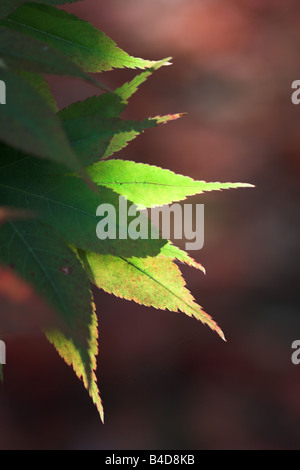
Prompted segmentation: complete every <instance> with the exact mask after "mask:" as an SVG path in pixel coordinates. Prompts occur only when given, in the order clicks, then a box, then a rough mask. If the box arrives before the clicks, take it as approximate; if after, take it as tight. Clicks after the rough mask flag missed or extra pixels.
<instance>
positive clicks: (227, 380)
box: [0, 0, 300, 450]
mask: <svg viewBox="0 0 300 470" xmlns="http://www.w3.org/2000/svg"><path fill="white" fill-rule="evenodd" d="M67 9H68V11H70V12H73V13H75V14H77V15H78V16H80V17H82V18H84V19H86V20H88V21H90V22H91V23H93V24H94V25H95V26H97V27H98V28H100V29H102V30H103V31H104V32H106V33H107V34H108V35H109V36H110V37H112V38H113V39H114V40H115V41H116V42H117V43H118V45H119V46H120V47H122V48H123V49H125V50H126V51H127V52H129V53H131V54H132V55H135V56H141V57H144V58H149V59H160V58H163V57H168V56H170V55H171V56H173V58H174V65H173V66H172V67H165V68H163V69H161V70H160V71H158V72H156V73H155V75H154V76H153V77H152V78H151V79H150V80H149V81H148V82H147V83H146V84H145V85H143V87H142V88H141V90H140V91H139V93H138V94H137V95H135V96H134V98H133V99H132V100H131V103H130V106H129V107H128V109H127V111H126V114H125V116H126V117H128V118H132V119H143V118H145V117H148V116H156V115H158V114H168V113H176V112H187V113H188V114H187V115H186V116H185V117H184V118H182V119H181V120H179V121H176V122H174V123H170V124H168V125H166V126H161V127H160V128H158V129H154V130H150V131H148V132H147V133H145V134H143V136H141V137H140V138H139V139H138V140H136V141H135V142H133V143H132V144H130V146H129V147H127V149H125V150H124V151H123V152H122V153H120V154H119V157H121V158H123V159H130V160H134V161H137V162H144V163H151V164H157V165H159V166H162V167H164V168H170V169H172V170H174V171H176V172H178V173H182V174H185V175H188V176H191V177H193V178H196V179H203V180H207V181H242V182H248V183H253V184H255V185H256V189H241V190H233V191H228V192H222V193H211V194H207V195H204V196H199V197H196V198H192V200H193V201H194V202H199V203H204V204H205V245H204V248H203V249H202V250H201V251H199V252H192V253H191V254H192V256H193V257H195V258H196V260H197V261H199V262H201V263H202V264H203V265H204V266H205V267H206V269H207V275H206V276H203V275H202V273H200V272H197V271H194V270H193V269H192V268H187V269H185V268H184V269H183V274H184V276H185V278H186V280H187V284H188V287H189V289H190V290H191V291H192V293H193V294H194V296H195V298H196V299H197V301H198V302H199V303H200V304H201V305H202V306H203V308H204V309H205V310H206V311H207V312H208V313H210V314H211V315H212V316H213V317H214V319H215V320H216V321H217V322H218V323H219V324H220V326H221V327H222V329H223V331H224V332H225V335H226V337H227V341H228V342H227V343H224V342H222V341H221V340H220V339H219V338H218V337H217V335H216V334H215V333H213V332H211V331H210V330H209V329H208V328H207V327H203V326H202V325H201V324H200V323H197V322H196V320H192V319H190V318H188V317H185V316H184V315H183V314H175V313H170V312H164V311H157V310H154V309H150V308H146V307H141V306H138V305H136V304H134V303H133V302H126V301H122V300H120V299H117V298H114V297H113V296H110V295H107V294H105V293H103V292H101V291H95V296H96V303H97V312H98V316H99V323H100V324H99V330H100V331H99V332H100V354H99V359H98V379H99V385H100V390H101V395H102V399H103V401H104V406H105V413H106V424H105V425H102V424H101V422H100V420H99V418H98V415H97V411H96V409H95V408H94V407H93V404H92V402H91V400H90V399H89V397H88V394H87V393H86V391H85V389H84V388H83V386H82V385H81V384H80V383H79V381H78V380H77V379H76V377H75V375H74V374H73V372H72V370H71V369H69V368H68V367H67V366H66V365H65V364H64V363H63V361H62V360H61V359H60V358H59V357H58V355H57V354H56V352H55V350H54V349H53V348H52V346H51V345H50V344H48V343H47V341H46V340H45V339H44V338H43V337H40V336H37V335H35V334H27V335H26V336H25V335H20V336H17V337H15V336H10V337H8V338H5V340H6V344H7V351H8V352H7V355H8V356H7V362H8V365H7V366H5V370H4V372H5V386H4V387H3V386H1V387H0V415H1V420H0V448H1V449H106V450H110V449H111V450H116V449H169V450H171V449H184V450H191V449H299V448H300V436H299V426H300V365H299V366H298V367H297V366H295V365H293V364H292V362H291V355H292V349H291V344H292V342H293V341H294V340H297V339H300V308H299V307H300V305H299V241H298V233H299V232H298V230H299V222H298V219H299V179H300V159H299V156H300V135H299V125H300V106H299V107H297V106H294V105H293V104H292V102H291V94H292V90H291V84H292V82H293V81H294V80H297V79H298V80H299V79H300V59H299V47H300V4H299V1H298V0H285V1H284V2H282V0H226V1H225V0H152V1H146V0H127V1H126V2H124V1H123V0H110V1H109V2H102V1H95V0H84V1H82V2H80V3H76V4H73V5H71V6H69V7H68V8H67ZM134 75H135V72H134V71H113V72H109V73H105V74H104V75H103V76H101V80H102V81H103V82H104V83H106V84H107V85H109V86H110V87H111V88H115V87H117V86H119V85H121V84H122V83H123V82H124V81H126V80H128V79H130V78H131V77H133V76H134ZM49 83H50V85H51V88H52V91H53V92H54V94H55V96H56V98H57V101H58V104H59V106H60V107H61V108H62V107H64V106H67V105H68V104H70V103H72V102H73V101H75V100H79V99H80V100H81V99H84V98H85V97H87V96H91V95H93V94H95V93H98V90H97V89H95V88H93V87H92V86H90V85H87V84H86V83H83V82H80V81H77V80H72V79H67V78H64V79H57V78H53V77H49Z"/></svg>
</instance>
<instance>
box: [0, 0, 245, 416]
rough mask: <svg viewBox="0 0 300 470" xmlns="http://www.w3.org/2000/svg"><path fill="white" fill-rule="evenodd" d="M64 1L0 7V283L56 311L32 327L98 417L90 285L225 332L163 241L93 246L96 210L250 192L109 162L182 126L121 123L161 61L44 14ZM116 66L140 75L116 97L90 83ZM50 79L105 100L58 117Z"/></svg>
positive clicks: (7, 0)
mask: <svg viewBox="0 0 300 470" xmlns="http://www.w3.org/2000/svg"><path fill="white" fill-rule="evenodd" d="M72 1H76V0H69V1H67V0H65V1H63V0H43V1H42V0H40V2H38V3H37V2H33V3H25V2H24V1H23V0H14V1H12V0H2V1H1V5H0V18H1V21H0V35H1V41H0V79H1V80H3V81H4V82H5V83H6V86H7V105H2V106H0V141H1V142H0V203H1V207H0V223H1V227H0V263H1V276H3V273H4V271H3V270H5V275H7V273H10V275H11V276H15V275H16V276H18V277H20V278H21V279H22V280H23V281H26V282H27V283H28V285H30V286H32V287H34V289H35V291H36V292H37V293H38V294H39V295H40V296H42V297H43V298H44V299H45V300H46V301H47V303H48V304H49V306H50V307H51V309H53V310H52V317H51V321H50V323H49V322H45V321H44V319H43V318H42V315H41V316H40V324H39V326H40V328H41V329H42V330H44V331H45V334H46V336H47V338H48V339H49V341H50V342H51V343H52V344H53V345H54V346H55V348H56V349H57V351H58V352H59V354H60V356H61V357H62V358H63V359H64V360H65V361H66V362H67V364H69V365H71V366H72V367H73V369H74V371H75V373H76V375H77V376H78V377H79V378H81V379H82V380H83V383H84V385H85V387H86V388H87V389H88V391H89V393H90V395H91V397H92V399H93V401H94V403H95V404H96V406H97V408H98V410H99V414H100V416H101V418H102V420H103V407H102V403H101V399H100V397H99V392H98V388H97V383H96V375H95V370H96V356H97V353H98V332H97V318H96V315H95V309H94V304H93V298H92V294H91V291H90V283H89V281H90V282H91V283H93V284H94V285H96V286H97V287H99V288H101V289H104V290H105V291H107V292H109V293H112V294H114V295H116V296H118V297H121V298H124V299H127V300H134V301H135V302H138V303H140V304H143V305H146V306H153V307H155V308H158V309H168V310H171V311H175V312H177V311H181V312H184V313H185V314H187V315H188V316H193V317H195V318H197V319H198V320H200V321H201V322H202V323H204V324H207V325H209V326H210V327H211V328H212V329H213V330H215V331H216V332H217V333H218V334H219V335H220V336H221V337H222V338H223V339H224V335H223V333H222V331H221V329H220V328H219V327H218V325H217V324H216V323H215V322H214V321H213V320H212V318H211V317H210V316H209V315H207V314H206V313H205V312H204V311H203V310H202V308H201V307H200V306H199V305H197V303H196V302H195V300H194V298H193V297H192V295H191V294H190V292H189V291H188V290H187V288H186V286H185V282H184V279H183V278H182V275H181V272H180V270H179V268H178V266H177V264H176V261H179V262H182V263H187V264H189V265H190V266H193V267H195V268H198V269H201V270H202V271H204V268H202V266H201V265H199V264H197V263H196V262H195V261H193V260H192V259H191V258H190V257H189V255H188V254H187V253H185V252H183V251H182V250H180V249H179V248H177V247H175V246H174V245H172V244H171V243H170V242H168V241H166V240H163V239H161V238H160V239H158V240H144V239H139V240H130V239H127V240H109V239H107V240H103V241H100V240H99V239H98V238H97V236H96V225H97V217H96V208H97V207H98V206H99V205H100V204H101V203H110V204H112V205H113V206H115V208H116V211H117V212H118V210H119V207H118V199H119V196H120V195H121V196H125V197H127V198H128V200H129V201H131V202H132V203H134V204H136V205H137V206H138V207H139V208H145V207H151V206H160V205H163V204H169V203H171V202H173V201H179V200H183V199H185V198H186V197H187V196H191V195H195V194H201V193H203V192H204V191H212V190H221V189H229V188H237V187H246V186H250V185H246V184H241V183H206V182H204V181H194V180H193V179H191V178H188V177H185V176H181V175H176V174H175V173H173V172H171V171H169V170H163V169H161V168H158V167H154V166H150V165H144V164H137V163H134V162H131V161H123V160H120V159H115V160H107V159H108V158H109V157H112V156H113V155H114V154H115V153H116V152H118V151H120V150H122V149H123V148H124V147H125V146H126V145H127V144H128V143H129V142H130V141H131V140H133V139H134V138H136V137H137V136H138V135H140V134H141V133H142V132H143V131H144V130H146V129H150V128H153V127H156V126H158V125H160V124H161V123H167V122H168V121H173V120H175V119H178V118H179V117H181V115H180V114H177V115H167V116H157V117H150V118H148V119H145V120H143V121H132V120H124V119H123V118H122V117H121V114H122V112H123V110H124V109H125V107H126V105H127V102H128V100H129V98H130V97H131V96H132V95H133V94H134V93H135V92H136V91H137V90H138V88H139V86H140V85H141V84H142V83H143V82H144V81H145V80H147V79H148V77H149V76H150V75H151V74H152V73H153V72H154V71H156V70H158V69H159V68H160V67H162V66H165V65H169V59H166V60H162V61H159V62H155V61H149V60H144V59H140V58H135V57H132V56H130V55H129V54H127V53H126V52H124V51H122V50H121V49H120V48H118V47H117V46H116V44H115V43H114V42H113V41H112V40H111V39H110V38H108V37H107V36H106V35H105V34H104V33H102V32H101V31H98V30H97V29H96V28H94V27H93V26H92V25H91V24H89V23H87V22H85V21H83V20H81V19H79V18H77V17H76V16H74V15H71V14H69V13H67V12H66V11H63V10H61V9H57V8H56V7H54V6H53V5H58V4H59V5H60V4H63V3H71V2H72ZM123 67H126V68H131V69H136V68H138V69H142V72H140V73H139V74H138V75H136V77H135V78H133V80H132V81H130V82H128V83H125V84H124V85H123V86H122V87H120V88H118V89H117V90H115V91H111V90H107V89H106V87H104V86H103V85H101V84H100V83H99V82H98V81H97V80H95V79H94V78H93V77H92V76H90V75H88V74H89V73H94V72H102V71H107V70H111V69H113V68H123ZM48 73H51V74H57V75H69V76H73V77H77V78H80V79H83V80H87V81H89V82H92V83H94V84H95V87H100V88H104V89H105V90H106V92H105V93H102V94H100V95H99V94H98V95H95V96H94V97H92V98H88V99H87V100H85V101H82V102H77V103H74V104H72V105H71V106H69V107H68V108H66V109H63V110H61V111H58V109H57V106H56V103H55V100H54V97H53V96H52V95H51V93H50V90H49V88H48V85H47V82H46V80H45V78H44V75H43V74H48ZM104 159H105V160H104ZM126 230H127V227H126ZM1 279H2V278H1ZM3 279H4V278H3ZM0 294H2V293H1V292H0ZM6 313H7V312H6ZM1 318H2V317H1ZM1 331H2V330H1V324H0V333H1ZM1 373H2V371H1Z"/></svg>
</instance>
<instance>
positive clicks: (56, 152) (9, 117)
mask: <svg viewBox="0 0 300 470" xmlns="http://www.w3.org/2000/svg"><path fill="white" fill-rule="evenodd" d="M0 79H1V80H3V81H4V82H5V84H6V93H7V99H6V101H7V104H6V105H1V106H0V139H1V140H3V141H4V142H5V143H7V144H9V145H12V146H13V147H16V148H18V149H20V150H22V151H23V152H25V153H29V154H33V155H35V156H37V157H41V158H47V159H49V160H52V161H55V162H58V163H61V164H63V165H65V166H66V167H68V168H70V169H72V170H74V171H80V170H81V164H80V162H79V160H78V158H77V156H76V155H75V154H74V152H73V150H72V148H71V147H70V144H69V141H68V139H67V137H66V135H65V133H64V131H63V129H62V127H61V123H60V120H59V119H58V117H57V116H56V115H55V113H54V112H53V111H52V109H51V107H50V106H49V105H48V103H47V102H46V101H45V99H44V98H43V97H42V96H41V94H40V93H39V92H37V91H36V89H34V88H33V87H32V86H31V85H30V84H29V83H28V81H27V80H24V79H23V78H22V77H20V76H19V75H17V74H14V73H12V72H10V71H8V70H3V69H0Z"/></svg>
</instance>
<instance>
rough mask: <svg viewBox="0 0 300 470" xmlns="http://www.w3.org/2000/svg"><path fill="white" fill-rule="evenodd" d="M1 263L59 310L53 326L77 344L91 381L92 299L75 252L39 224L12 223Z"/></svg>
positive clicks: (3, 235) (3, 231) (0, 248)
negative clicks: (10, 268)
mask: <svg viewBox="0 0 300 470" xmlns="http://www.w3.org/2000/svg"><path fill="white" fill-rule="evenodd" d="M0 262H1V264H2V265H4V266H12V265H13V267H14V270H15V272H17V273H18V274H20V275H21V276H22V278H23V279H25V280H26V281H28V282H29V283H30V284H32V285H33V286H34V287H35V289H36V291H37V292H38V293H39V294H41V295H42V296H43V297H44V298H45V299H46V300H47V302H48V304H49V305H50V306H51V307H52V308H53V309H55V312H57V318H56V319H55V320H54V322H53V325H55V329H56V328H58V329H59V330H61V331H62V332H63V334H64V335H65V336H66V338H68V339H69V340H70V341H72V342H74V344H75V345H76V347H77V348H78V350H79V352H80V357H81V360H82V363H83V364H84V367H85V371H86V375H87V377H89V381H91V380H92V369H91V367H90V357H89V353H88V351H89V341H90V339H91V337H90V326H91V324H92V322H93V310H92V305H91V302H92V299H91V293H90V291H89V283H88V280H87V278H86V274H85V272H84V270H83V268H82V265H81V263H80V262H79V261H78V259H77V257H76V255H75V254H74V253H73V251H72V250H70V249H69V248H68V247H67V246H66V245H65V244H64V243H63V242H61V241H60V240H59V239H58V238H57V237H56V236H55V234H54V233H53V232H52V231H49V228H45V227H43V226H42V225H41V224H40V223H39V222H38V221H30V222H27V221H26V222H25V221H24V222H23V221H22V222H8V223H7V224H5V225H3V226H2V227H0Z"/></svg>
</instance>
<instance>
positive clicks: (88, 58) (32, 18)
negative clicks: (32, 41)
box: [2, 4, 156, 72]
mask: <svg viewBox="0 0 300 470" xmlns="http://www.w3.org/2000/svg"><path fill="white" fill-rule="evenodd" d="M2 24H3V25H5V26H6V27H9V28H12V29H15V30H18V31H20V32H22V33H24V34H27V35H29V36H32V37H34V38H36V39H39V40H40V41H42V42H44V43H46V44H48V45H49V46H51V47H53V48H54V49H57V50H58V51H60V52H61V53H63V54H65V55H66V56H67V57H69V58H70V59H72V60H73V61H74V62H76V63H77V64H78V65H79V66H80V67H82V68H83V69H84V70H85V71H86V72H100V71H105V70H111V69H113V68H124V67H127V68H132V69H135V68H141V69H144V68H146V67H151V66H152V65H155V63H156V62H155V61H149V60H144V59H140V58H136V57H132V56H130V55H129V54H127V53H126V52H124V51H122V49H120V48H118V47H117V46H116V44H115V43H114V42H113V41H112V40H111V39H110V38H108V37H107V36H106V35H105V34H104V33H103V32H101V31H99V30H98V29H96V28H95V27H94V26H92V25H91V24H90V23H88V22H86V21H84V20H81V19H80V18H78V17H76V16H74V15H71V14H69V13H67V12H66V11H64V10H58V9H57V8H53V7H51V6H47V5H38V4H37V5H35V4H25V5H23V6H21V7H20V8H18V9H17V10H16V11H15V12H14V13H12V14H11V15H10V16H9V17H8V18H6V19H4V20H2Z"/></svg>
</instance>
